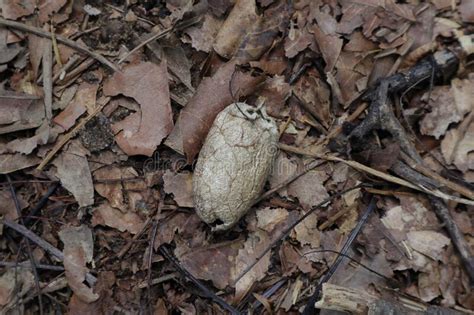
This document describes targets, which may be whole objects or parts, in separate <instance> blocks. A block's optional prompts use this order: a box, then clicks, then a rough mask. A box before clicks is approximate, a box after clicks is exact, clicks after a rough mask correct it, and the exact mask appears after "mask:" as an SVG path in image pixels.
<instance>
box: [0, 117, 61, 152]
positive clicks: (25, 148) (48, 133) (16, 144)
mask: <svg viewBox="0 0 474 315" xmlns="http://www.w3.org/2000/svg"><path fill="white" fill-rule="evenodd" d="M58 133H59V130H57V129H55V128H51V127H50V126H49V124H48V123H43V125H41V126H40V127H39V128H38V129H36V131H35V135H34V136H33V137H31V138H20V139H15V140H13V141H10V142H9V143H8V144H7V152H9V153H17V152H18V153H22V154H26V155H28V154H30V153H31V152H33V150H34V149H36V147H38V146H39V145H43V144H47V143H52V142H54V141H55V140H56V138H57V136H58Z"/></svg>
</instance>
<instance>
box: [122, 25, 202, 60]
mask: <svg viewBox="0 0 474 315" xmlns="http://www.w3.org/2000/svg"><path fill="white" fill-rule="evenodd" d="M200 20H201V19H200V18H199V17H198V18H191V19H189V20H187V21H183V22H181V23H179V24H177V25H174V26H171V27H168V28H167V29H164V30H162V31H161V32H158V33H156V34H153V35H152V36H151V37H150V38H148V39H147V40H145V41H143V42H141V43H140V44H139V45H138V46H137V47H135V48H133V49H132V50H131V51H129V52H128V53H127V54H126V55H125V56H123V57H122V58H120V59H119V61H118V62H117V64H121V63H122V62H124V61H125V60H127V59H128V58H129V57H130V56H131V55H133V54H134V53H136V52H137V51H138V50H140V49H141V48H142V47H143V46H145V45H148V44H149V43H151V42H152V41H154V40H157V39H160V38H162V37H164V36H166V35H167V34H169V33H170V32H171V31H172V30H175V29H176V30H177V29H183V28H186V27H189V26H191V25H194V24H196V23H198V22H199V21H200Z"/></svg>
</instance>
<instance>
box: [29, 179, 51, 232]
mask: <svg viewBox="0 0 474 315" xmlns="http://www.w3.org/2000/svg"><path fill="white" fill-rule="evenodd" d="M59 186H60V184H59V182H56V183H53V184H52V185H51V186H50V187H49V188H48V191H46V194H44V195H43V196H42V197H41V199H40V200H39V201H38V203H37V204H36V206H34V208H33V209H31V211H30V213H29V214H28V216H27V218H26V219H25V222H24V224H25V226H27V225H28V223H30V222H31V220H33V217H35V216H37V215H38V212H40V211H41V209H42V208H43V207H44V206H45V205H46V203H47V202H48V199H49V197H50V196H51V195H52V194H54V192H55V191H56V189H57V188H58V187H59Z"/></svg>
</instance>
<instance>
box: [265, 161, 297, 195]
mask: <svg viewBox="0 0 474 315" xmlns="http://www.w3.org/2000/svg"><path fill="white" fill-rule="evenodd" d="M297 169H298V165H297V163H295V162H294V161H292V160H290V159H289V158H288V157H287V156H286V154H285V153H283V152H280V153H279V154H278V156H277V157H276V159H275V162H274V163H273V170H272V174H270V177H269V179H268V181H269V183H270V187H271V188H272V189H273V188H275V187H278V186H279V185H280V184H282V183H284V182H285V181H286V180H288V179H290V178H291V177H292V176H294V175H295V174H296V171H297ZM287 191H288V187H283V188H281V189H280V190H278V191H277V193H278V194H279V195H280V196H282V197H286V196H287V195H288V192H287Z"/></svg>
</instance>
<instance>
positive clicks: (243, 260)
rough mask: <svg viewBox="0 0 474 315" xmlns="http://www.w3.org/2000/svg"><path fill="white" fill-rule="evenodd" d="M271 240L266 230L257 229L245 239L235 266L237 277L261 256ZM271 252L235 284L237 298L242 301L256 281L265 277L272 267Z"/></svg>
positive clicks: (234, 275)
mask: <svg viewBox="0 0 474 315" xmlns="http://www.w3.org/2000/svg"><path fill="white" fill-rule="evenodd" d="M270 243H271V240H270V238H269V237H268V234H267V233H266V232H265V231H262V230H257V231H255V232H254V233H252V234H250V235H249V236H248V238H247V240H246V241H245V244H244V248H242V249H240V250H239V253H238V255H237V257H236V258H235V267H234V268H233V277H237V276H239V275H240V273H241V272H242V271H243V270H244V269H245V268H247V266H249V265H250V264H252V263H253V262H254V261H255V260H256V258H257V256H259V255H260V254H261V253H262V252H263V251H264V250H265V249H266V248H267V247H268V245H270ZM270 257H271V252H270V251H269V252H268V253H266V254H265V256H263V257H262V258H261V259H260V260H259V262H258V263H257V264H256V265H255V266H253V267H252V269H250V270H249V271H248V272H247V273H246V274H245V276H243V277H242V278H241V279H240V280H239V281H238V282H237V283H236V285H235V299H236V300H237V301H240V300H241V299H242V298H243V297H244V296H245V295H246V294H247V293H248V290H250V288H251V287H252V286H253V284H254V283H255V282H256V281H259V280H261V279H263V277H265V274H266V272H267V271H268V268H269V267H270Z"/></svg>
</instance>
